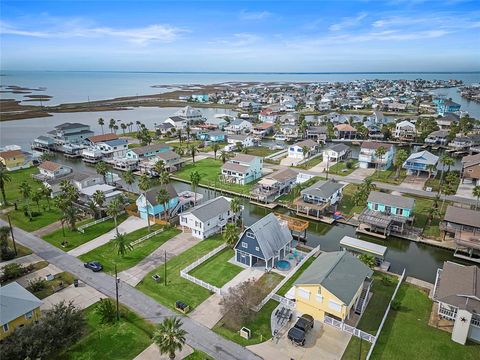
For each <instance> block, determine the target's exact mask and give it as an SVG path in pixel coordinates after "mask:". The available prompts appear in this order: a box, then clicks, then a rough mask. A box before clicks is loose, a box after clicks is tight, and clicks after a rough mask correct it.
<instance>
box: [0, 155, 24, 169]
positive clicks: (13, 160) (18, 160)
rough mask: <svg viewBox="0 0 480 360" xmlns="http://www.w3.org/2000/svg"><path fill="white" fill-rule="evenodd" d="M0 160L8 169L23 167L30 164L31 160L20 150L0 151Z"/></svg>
mask: <svg viewBox="0 0 480 360" xmlns="http://www.w3.org/2000/svg"><path fill="white" fill-rule="evenodd" d="M0 162H1V163H2V164H3V165H4V166H5V167H6V168H7V170H8V171H13V170H18V169H25V168H28V167H30V166H32V160H31V159H30V158H29V156H27V154H25V153H24V152H23V151H21V150H8V151H2V152H0Z"/></svg>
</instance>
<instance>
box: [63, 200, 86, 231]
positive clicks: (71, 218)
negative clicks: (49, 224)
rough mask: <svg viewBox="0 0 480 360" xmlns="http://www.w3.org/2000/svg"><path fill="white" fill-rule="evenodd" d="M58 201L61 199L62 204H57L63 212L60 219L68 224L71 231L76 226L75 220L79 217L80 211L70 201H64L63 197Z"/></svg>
mask: <svg viewBox="0 0 480 360" xmlns="http://www.w3.org/2000/svg"><path fill="white" fill-rule="evenodd" d="M60 201H63V204H59V205H61V206H59V208H60V209H61V210H62V212H63V215H62V217H61V219H60V220H61V221H62V223H66V224H68V227H69V228H70V230H72V231H73V230H75V229H76V228H77V221H78V220H80V219H81V217H80V212H79V211H78V209H77V208H76V207H75V205H73V204H72V203H71V202H69V201H65V200H63V199H62V200H60ZM60 201H59V202H60Z"/></svg>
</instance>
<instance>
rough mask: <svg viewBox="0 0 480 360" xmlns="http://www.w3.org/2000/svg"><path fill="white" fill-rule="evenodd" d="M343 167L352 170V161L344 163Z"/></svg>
mask: <svg viewBox="0 0 480 360" xmlns="http://www.w3.org/2000/svg"><path fill="white" fill-rule="evenodd" d="M345 167H346V168H347V169H353V161H352V160H348V161H347V162H346V163H345Z"/></svg>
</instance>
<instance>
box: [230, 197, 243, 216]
mask: <svg viewBox="0 0 480 360" xmlns="http://www.w3.org/2000/svg"><path fill="white" fill-rule="evenodd" d="M230 210H231V211H232V213H233V222H236V221H237V214H238V213H239V212H240V211H241V210H242V205H241V204H240V199H239V198H236V197H235V198H233V199H232V201H230Z"/></svg>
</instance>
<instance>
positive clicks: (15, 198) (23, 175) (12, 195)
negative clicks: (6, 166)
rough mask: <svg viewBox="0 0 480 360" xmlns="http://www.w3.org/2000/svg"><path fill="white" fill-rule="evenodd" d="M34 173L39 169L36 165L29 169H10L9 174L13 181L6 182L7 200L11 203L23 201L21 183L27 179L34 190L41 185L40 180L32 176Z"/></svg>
mask: <svg viewBox="0 0 480 360" xmlns="http://www.w3.org/2000/svg"><path fill="white" fill-rule="evenodd" d="M33 174H38V169H37V168H36V167H31V168H28V169H21V170H16V171H10V172H9V173H8V175H10V177H11V178H12V180H11V181H9V182H6V183H5V194H6V195H7V201H8V202H10V203H14V202H22V201H23V200H22V196H21V195H20V189H19V187H20V184H21V183H22V182H24V181H27V182H28V183H29V184H30V186H31V187H32V190H35V189H37V188H38V187H40V182H39V181H38V180H35V179H34V178H32V175H33Z"/></svg>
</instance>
